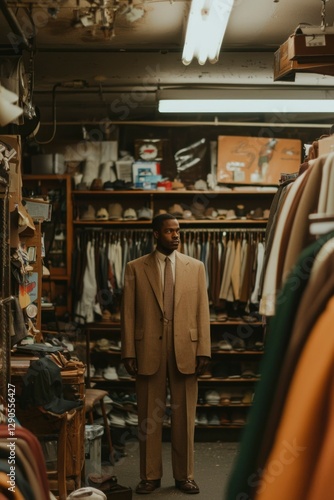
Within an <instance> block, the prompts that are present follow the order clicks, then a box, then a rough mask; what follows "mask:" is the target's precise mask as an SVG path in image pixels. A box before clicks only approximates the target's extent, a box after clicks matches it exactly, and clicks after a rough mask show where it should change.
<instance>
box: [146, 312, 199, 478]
mask: <svg viewBox="0 0 334 500" xmlns="http://www.w3.org/2000/svg"><path fill="white" fill-rule="evenodd" d="M161 340H162V357H161V363H160V367H159V369H158V371H157V372H156V373H155V374H153V375H150V376H146V375H138V376H137V380H136V391H137V403H138V420H139V422H138V438H139V448H140V477H141V479H149V480H153V479H160V478H161V477H162V475H163V465H162V453H161V452H162V425H163V420H164V415H165V408H166V395H167V383H168V385H169V388H170V393H171V445H172V467H173V477H174V478H175V479H177V480H179V481H181V480H185V479H193V478H194V432H195V415H196V404H197V392H198V386H197V376H196V375H195V374H191V375H184V374H182V373H180V372H179V371H178V369H177V367H176V362H175V355H174V342H173V322H172V321H168V320H166V319H165V320H164V329H163V336H162V339H161Z"/></svg>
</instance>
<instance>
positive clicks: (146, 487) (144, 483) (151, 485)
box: [136, 479, 161, 495]
mask: <svg viewBox="0 0 334 500" xmlns="http://www.w3.org/2000/svg"><path fill="white" fill-rule="evenodd" d="M160 485H161V480H160V479H142V480H141V481H140V483H138V484H137V487H136V493H137V495H147V494H148V493H152V492H153V491H154V490H156V489H157V488H160Z"/></svg>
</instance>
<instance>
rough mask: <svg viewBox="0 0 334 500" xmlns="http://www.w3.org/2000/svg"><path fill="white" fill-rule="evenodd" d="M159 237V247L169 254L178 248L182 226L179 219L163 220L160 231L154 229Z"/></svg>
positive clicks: (155, 234)
mask: <svg viewBox="0 0 334 500" xmlns="http://www.w3.org/2000/svg"><path fill="white" fill-rule="evenodd" d="M154 236H155V238H156V239H157V249H158V250H159V251H160V252H161V253H164V254H165V255H168V254H170V253H172V252H173V251H174V250H177V248H178V246H179V243H180V226H179V223H178V221H177V219H167V220H164V221H163V225H162V228H161V229H160V231H154Z"/></svg>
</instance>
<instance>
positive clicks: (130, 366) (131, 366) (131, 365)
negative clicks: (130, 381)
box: [123, 358, 138, 377]
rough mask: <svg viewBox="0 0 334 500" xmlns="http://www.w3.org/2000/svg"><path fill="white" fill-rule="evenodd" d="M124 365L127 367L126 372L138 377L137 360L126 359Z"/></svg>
mask: <svg viewBox="0 0 334 500" xmlns="http://www.w3.org/2000/svg"><path fill="white" fill-rule="evenodd" d="M123 364H124V366H125V369H126V371H127V372H128V374H129V375H131V377H135V376H136V375H137V371H138V369H137V360H136V358H125V359H123Z"/></svg>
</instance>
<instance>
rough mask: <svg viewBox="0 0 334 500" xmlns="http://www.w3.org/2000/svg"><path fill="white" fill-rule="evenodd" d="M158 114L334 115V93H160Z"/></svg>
mask: <svg viewBox="0 0 334 500" xmlns="http://www.w3.org/2000/svg"><path fill="white" fill-rule="evenodd" d="M158 99H159V111H160V112H161V113H275V114H277V113H282V114H285V113H334V91H328V90H320V89H319V90H313V89H312V90H311V89H309V90H301V89H284V88H275V89H270V90H269V89H248V90H247V89H240V90H229V89H225V90H212V91H207V90H206V89H192V90H183V89H177V90H171V89H166V90H161V91H160V92H159V94H158Z"/></svg>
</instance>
